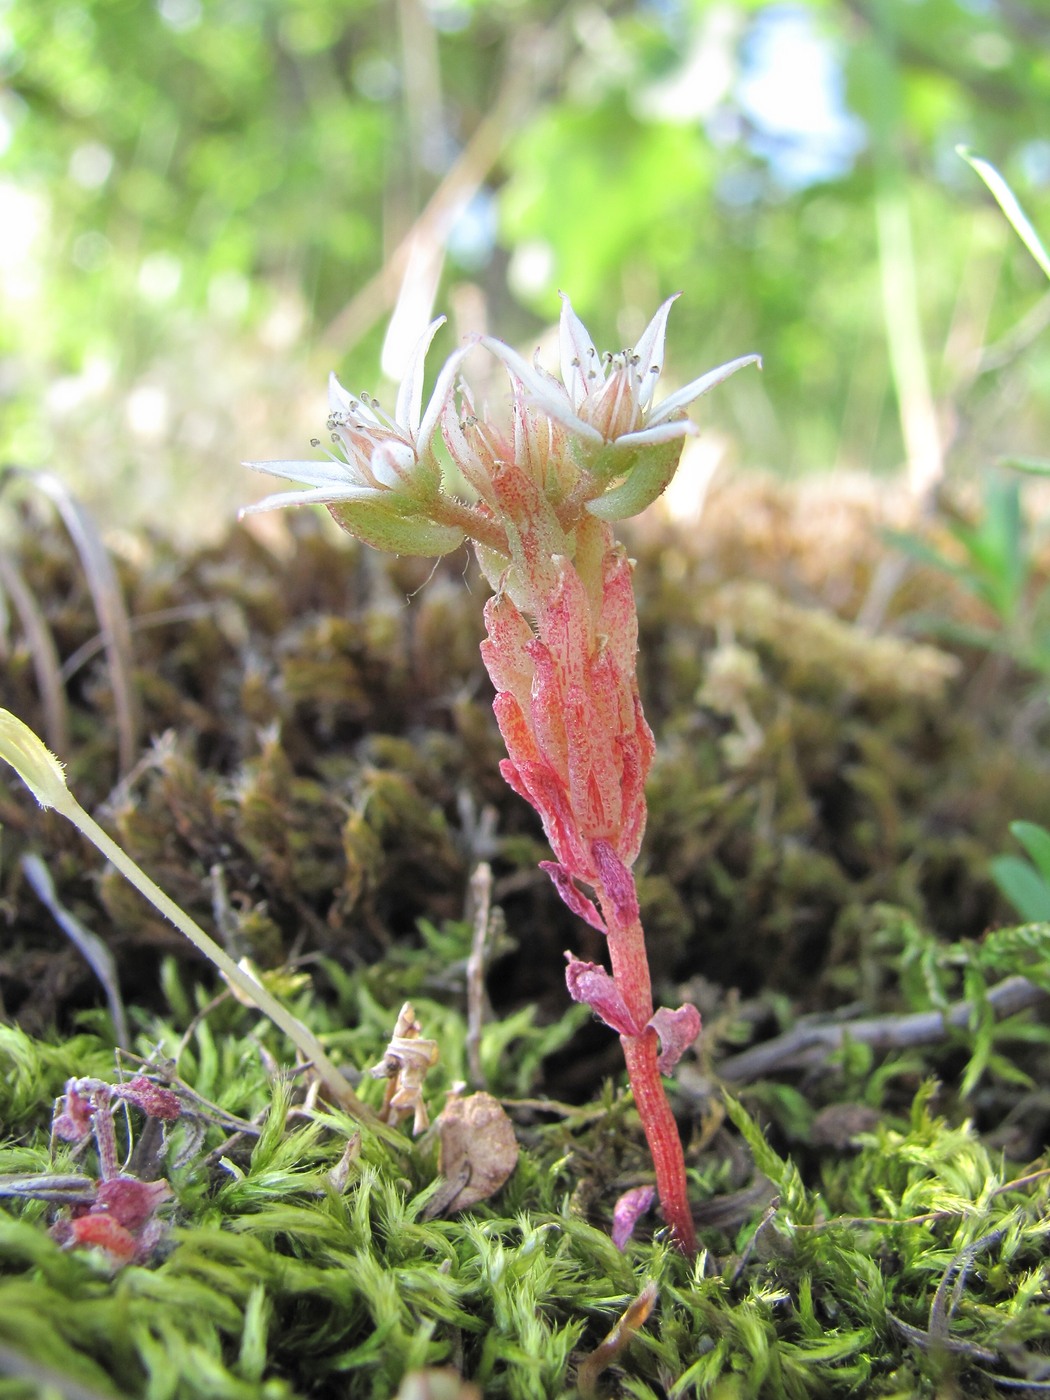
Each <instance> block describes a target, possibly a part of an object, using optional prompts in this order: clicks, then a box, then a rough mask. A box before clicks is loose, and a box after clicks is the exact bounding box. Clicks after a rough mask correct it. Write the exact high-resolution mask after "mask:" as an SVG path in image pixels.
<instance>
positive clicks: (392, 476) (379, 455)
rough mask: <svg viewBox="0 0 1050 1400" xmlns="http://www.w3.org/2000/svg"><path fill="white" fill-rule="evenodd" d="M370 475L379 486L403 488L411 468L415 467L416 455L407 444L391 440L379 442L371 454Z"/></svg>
mask: <svg viewBox="0 0 1050 1400" xmlns="http://www.w3.org/2000/svg"><path fill="white" fill-rule="evenodd" d="M370 465H371V468H372V475H373V476H374V477H375V479H376V481H378V482H379V484H380V486H389V487H392V488H393V487H397V486H404V484H405V479H406V477H408V476H409V475H410V474H411V472H412V468H413V467H414V466H415V465H416V454H415V452H414V451H413V450H412V448H411V447H409V445H408V443H407V442H395V441H394V440H393V439H391V440H388V441H387V442H381V443H380V444H379V446H378V447H377V448H376V449H375V451H374V452H373V453H372V460H371V463H370Z"/></svg>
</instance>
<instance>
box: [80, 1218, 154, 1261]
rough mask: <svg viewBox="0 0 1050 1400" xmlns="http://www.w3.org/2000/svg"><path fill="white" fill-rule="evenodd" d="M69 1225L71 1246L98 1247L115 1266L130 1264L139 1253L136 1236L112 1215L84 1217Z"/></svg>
mask: <svg viewBox="0 0 1050 1400" xmlns="http://www.w3.org/2000/svg"><path fill="white" fill-rule="evenodd" d="M69 1223H70V1229H69V1232H68V1236H67V1237H68V1238H69V1240H70V1243H71V1244H74V1245H78V1244H82V1245H96V1246H97V1247H98V1248H99V1249H104V1250H105V1251H106V1253H107V1254H108V1255H109V1256H110V1258H111V1259H112V1260H113V1262H114V1263H115V1264H130V1263H131V1261H132V1259H134V1257H135V1255H136V1253H137V1251H138V1241H137V1240H136V1239H135V1236H134V1235H133V1234H132V1233H131V1231H130V1230H128V1229H125V1227H124V1226H123V1225H121V1223H120V1221H119V1220H115V1219H114V1218H113V1217H112V1216H111V1215H82V1216H80V1217H79V1219H77V1220H72V1221H70V1222H69Z"/></svg>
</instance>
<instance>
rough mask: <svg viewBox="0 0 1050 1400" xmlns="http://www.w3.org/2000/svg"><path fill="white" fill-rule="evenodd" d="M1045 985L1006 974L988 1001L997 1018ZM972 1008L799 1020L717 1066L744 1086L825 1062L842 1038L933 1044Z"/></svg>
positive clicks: (1039, 998) (964, 1004)
mask: <svg viewBox="0 0 1050 1400" xmlns="http://www.w3.org/2000/svg"><path fill="white" fill-rule="evenodd" d="M1048 996H1050V994H1048V993H1047V992H1046V991H1045V990H1044V988H1042V987H1039V986H1037V985H1036V984H1035V983H1034V982H1030V981H1029V980H1028V978H1027V977H1007V978H1005V979H1004V980H1003V981H1002V982H999V983H997V984H996V985H995V986H994V987H991V988H989V991H988V995H987V1001H988V1004H989V1006H990V1007H991V1008H992V1010H993V1012H994V1013H995V1015H996V1017H997V1018H998V1019H1000V1020H1001V1019H1003V1018H1004V1017H1007V1016H1014V1015H1016V1014H1017V1013H1018V1012H1019V1011H1026V1010H1028V1009H1029V1008H1030V1007H1033V1006H1038V1005H1039V1004H1040V1003H1042V1002H1045V1001H1046V1000H1047V999H1048ZM975 1010H976V1007H975V1005H974V1003H973V1002H972V1001H956V1002H953V1003H952V1004H951V1006H948V1007H946V1008H945V1009H944V1010H943V1011H916V1012H910V1013H907V1014H905V1015H893V1016H868V1017H864V1018H862V1019H860V1020H856V1021H841V1022H834V1023H832V1024H827V1023H824V1024H818V1025H814V1024H813V1023H812V1022H810V1021H806V1022H800V1023H799V1024H798V1025H797V1026H793V1027H792V1029H791V1030H789V1031H786V1032H785V1033H784V1034H783V1035H779V1036H777V1037H776V1039H774V1040H767V1041H766V1042H765V1043H764V1044H762V1045H755V1046H752V1048H751V1049H750V1050H744V1051H743V1052H742V1053H741V1054H739V1055H731V1056H730V1057H729V1059H728V1060H723V1062H722V1064H721V1065H719V1066H718V1073H719V1076H720V1077H721V1078H722V1079H726V1080H729V1081H730V1082H732V1083H735V1084H745V1083H748V1082H749V1081H751V1080H753V1079H760V1078H762V1076H763V1075H765V1074H770V1073H774V1072H776V1071H779V1070H785V1069H804V1068H810V1067H812V1066H814V1065H820V1064H824V1063H826V1061H827V1059H828V1057H829V1056H830V1055H833V1054H834V1053H835V1052H836V1051H838V1050H841V1049H842V1047H843V1046H844V1045H845V1044H846V1043H847V1042H854V1043H856V1044H860V1045H869V1046H871V1048H872V1049H873V1050H903V1049H909V1048H911V1047H913V1046H916V1045H936V1044H938V1043H939V1042H941V1041H944V1040H947V1038H948V1035H949V1033H950V1032H951V1031H952V1030H957V1029H960V1028H962V1027H965V1026H966V1025H968V1024H969V1022H970V1020H971V1018H972V1016H973V1014H974V1011H975Z"/></svg>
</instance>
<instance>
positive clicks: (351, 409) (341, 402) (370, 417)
mask: <svg viewBox="0 0 1050 1400" xmlns="http://www.w3.org/2000/svg"><path fill="white" fill-rule="evenodd" d="M328 411H329V413H330V414H332V416H333V417H336V418H353V419H356V420H357V421H358V422H359V423H363V424H364V425H365V427H366V428H379V427H382V426H383V425H382V424H381V423H380V421H379V419H378V418H377V417H376V416H375V414H374V413H373V412H372V410H371V409H370V408H369V407H368V405H367V404H365V403H363V402H362V401H361V400H360V399H358V398H355V397H354V395H353V394H351V393H350V391H349V389H344V388H343V386H342V385H341V384H340V383H339V380H338V379H336V377H335V375H334V374H330V375H329V376H328Z"/></svg>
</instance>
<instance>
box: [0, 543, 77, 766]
mask: <svg viewBox="0 0 1050 1400" xmlns="http://www.w3.org/2000/svg"><path fill="white" fill-rule="evenodd" d="M0 591H2V592H3V593H4V594H6V595H7V597H8V598H10V600H11V603H12V605H13V607H14V610H15V612H16V613H17V614H18V621H19V622H20V623H21V626H22V631H23V633H24V634H25V639H26V643H27V645H28V647H29V655H30V657H31V659H32V662H33V674H34V675H35V676H36V687H37V690H38V691H39V693H40V703H41V705H42V706H43V709H44V733H45V734H46V735H47V742H48V743H49V744H50V745H51V747H52V748H53V749H54V751H55V752H56V753H60V754H68V753H69V705H68V703H67V701H66V692H65V687H64V686H63V684H62V663H61V662H60V661H59V658H58V648H57V647H56V646H55V639H54V637H53V636H52V633H51V628H50V627H49V626H48V625H47V619H46V618H45V617H44V614H43V612H42V611H41V609H40V607H39V605H38V604H37V601H36V599H35V598H34V597H33V592H32V589H30V588H29V586H28V585H27V584H26V581H25V579H24V578H23V577H22V575H21V574H20V573H19V572H18V570H17V569H16V568H15V566H14V564H12V562H11V560H10V559H8V558H7V556H6V555H5V554H2V553H0Z"/></svg>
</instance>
